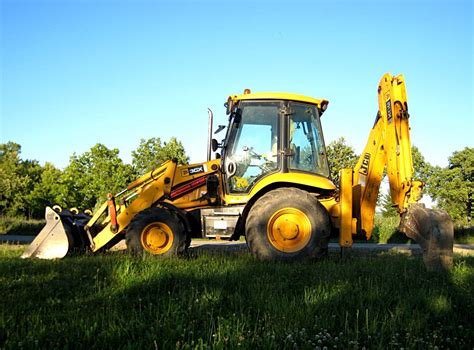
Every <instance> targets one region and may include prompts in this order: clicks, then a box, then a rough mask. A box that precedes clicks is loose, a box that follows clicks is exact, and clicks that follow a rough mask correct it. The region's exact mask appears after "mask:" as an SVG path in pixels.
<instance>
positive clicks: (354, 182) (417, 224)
mask: <svg viewBox="0 0 474 350" xmlns="http://www.w3.org/2000/svg"><path fill="white" fill-rule="evenodd" d="M378 103H379V110H378V112H377V116H376V119H375V123H374V126H373V128H372V130H371V132H370V135H369V139H368V141H367V145H366V146H365V149H364V151H363V153H362V155H361V156H360V158H359V160H358V162H357V164H356V166H355V168H354V169H353V170H352V169H343V170H342V171H341V195H340V203H341V204H340V228H341V236H340V245H341V247H350V246H351V245H352V235H353V234H357V233H362V234H364V235H365V236H366V237H367V239H370V237H371V235H372V231H373V228H374V216H375V207H376V204H377V196H378V192H379V188H380V183H381V180H382V176H383V171H384V168H385V167H386V169H387V175H388V178H389V183H390V196H391V198H392V202H393V204H394V206H395V207H396V208H397V210H398V212H399V214H400V216H401V223H400V227H399V229H400V230H401V231H402V232H404V233H405V234H406V235H407V236H409V237H411V238H413V239H415V240H416V241H417V242H418V243H419V244H420V245H421V246H422V248H423V250H424V253H425V254H424V258H425V263H427V265H429V264H431V265H434V264H438V265H443V266H446V267H449V266H448V265H450V264H452V236H453V232H452V231H453V230H452V221H451V219H450V218H449V216H448V215H447V214H446V213H445V212H443V211H440V210H429V209H425V208H424V206H423V205H422V204H418V203H417V202H418V201H419V200H420V199H421V192H422V188H423V182H421V181H417V180H413V179H412V176H413V160H412V154H411V142H410V127H409V123H408V119H409V114H408V103H407V96H406V90H405V79H404V77H403V75H399V76H396V77H392V76H391V75H390V74H385V75H384V76H383V77H382V79H381V80H380V83H379V86H378ZM435 236H436V237H438V236H439V237H438V238H440V239H441V240H442V241H443V242H441V241H440V240H439V239H438V238H436V237H435ZM434 238H435V239H434ZM441 250H442V251H443V252H441ZM428 255H429V257H428ZM446 256H448V258H447V259H445V257H446ZM428 258H429V259H430V260H431V262H428V261H427V259H428ZM443 259H444V260H446V261H444V260H443ZM434 260H436V262H433V261H434ZM441 260H443V261H441ZM449 260H450V261H449ZM434 268H437V267H436V266H434Z"/></svg>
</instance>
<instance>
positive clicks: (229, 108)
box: [224, 96, 234, 115]
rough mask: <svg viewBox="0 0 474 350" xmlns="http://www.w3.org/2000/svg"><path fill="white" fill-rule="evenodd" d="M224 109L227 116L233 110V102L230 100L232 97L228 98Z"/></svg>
mask: <svg viewBox="0 0 474 350" xmlns="http://www.w3.org/2000/svg"><path fill="white" fill-rule="evenodd" d="M224 107H225V108H226V114H227V115H229V114H230V113H231V112H232V109H233V108H234V101H233V100H232V97H230V96H229V98H228V99H227V102H226V103H224Z"/></svg>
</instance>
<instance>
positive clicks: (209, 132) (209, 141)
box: [207, 108, 214, 162]
mask: <svg viewBox="0 0 474 350" xmlns="http://www.w3.org/2000/svg"><path fill="white" fill-rule="evenodd" d="M207 113H208V114H209V119H208V127H207V161H208V162H209V161H210V160H211V154H212V149H211V145H212V124H213V122H214V113H212V111H211V109H210V108H208V109H207Z"/></svg>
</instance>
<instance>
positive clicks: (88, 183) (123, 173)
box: [61, 143, 135, 209]
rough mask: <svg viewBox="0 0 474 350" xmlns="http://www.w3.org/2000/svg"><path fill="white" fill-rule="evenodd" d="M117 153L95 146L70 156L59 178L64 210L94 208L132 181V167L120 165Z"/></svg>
mask: <svg viewBox="0 0 474 350" xmlns="http://www.w3.org/2000/svg"><path fill="white" fill-rule="evenodd" d="M118 154H119V150H118V149H116V148H115V149H108V148H107V147H106V146H104V145H102V144H100V143H98V144H96V145H95V146H93V147H92V148H91V149H90V150H89V151H87V152H85V153H84V154H82V155H79V156H77V155H76V154H74V155H73V156H72V157H71V159H70V162H69V165H68V166H67V167H66V168H65V169H64V172H63V174H62V176H61V192H62V193H61V195H62V198H63V200H64V201H67V206H68V207H71V206H75V207H79V208H82V209H86V208H94V206H95V205H96V204H97V203H98V202H103V201H104V200H105V199H106V196H107V193H116V192H119V191H120V190H121V189H123V188H125V187H126V185H127V184H128V183H129V182H131V181H132V180H133V179H134V178H135V174H134V172H133V169H132V166H130V165H128V164H124V163H123V161H122V160H121V159H120V158H119V156H118Z"/></svg>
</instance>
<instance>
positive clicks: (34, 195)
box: [26, 163, 67, 217]
mask: <svg viewBox="0 0 474 350" xmlns="http://www.w3.org/2000/svg"><path fill="white" fill-rule="evenodd" d="M61 175H62V172H61V170H59V169H57V168H55V167H54V165H53V164H52V163H46V164H45V165H44V167H43V168H42V172H41V176H40V178H39V179H38V181H36V182H35V184H34V187H33V191H31V192H30V193H29V194H28V195H27V196H26V200H27V203H28V208H29V210H30V212H31V215H32V216H33V217H42V216H43V214H44V208H45V207H46V206H52V205H55V204H59V205H61V206H65V205H66V204H67V202H66V201H65V198H63V197H62V196H61V193H62V192H63V191H62V188H63V183H62V182H61Z"/></svg>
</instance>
